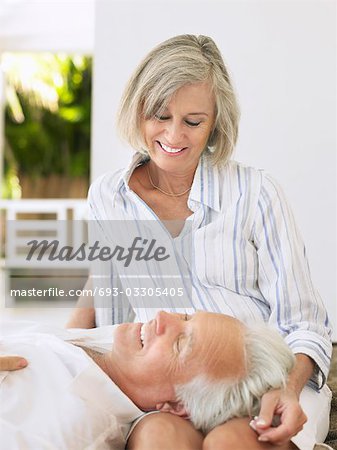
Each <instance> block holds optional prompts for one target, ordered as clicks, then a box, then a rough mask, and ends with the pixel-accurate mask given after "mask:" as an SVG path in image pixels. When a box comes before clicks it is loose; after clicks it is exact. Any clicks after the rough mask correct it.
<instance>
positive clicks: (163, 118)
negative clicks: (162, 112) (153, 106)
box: [154, 115, 169, 121]
mask: <svg viewBox="0 0 337 450" xmlns="http://www.w3.org/2000/svg"><path fill="white" fill-rule="evenodd" d="M154 117H155V119H157V120H160V121H163V120H168V119H169V117H168V116H157V115H155V116H154Z"/></svg>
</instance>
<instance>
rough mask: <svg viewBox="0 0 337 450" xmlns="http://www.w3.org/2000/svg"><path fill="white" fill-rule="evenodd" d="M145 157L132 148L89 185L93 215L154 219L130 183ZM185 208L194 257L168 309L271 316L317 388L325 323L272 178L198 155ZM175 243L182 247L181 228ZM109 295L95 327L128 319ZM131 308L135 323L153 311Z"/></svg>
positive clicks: (325, 354) (326, 345)
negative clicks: (119, 164) (185, 285)
mask: <svg viewBox="0 0 337 450" xmlns="http://www.w3.org/2000/svg"><path fill="white" fill-rule="evenodd" d="M143 158H144V157H143V156H142V155H140V154H139V153H136V154H135V155H134V157H133V159H132V162H131V164H130V165H129V167H128V168H127V169H124V170H120V171H118V172H116V173H107V174H105V175H103V176H101V177H100V178H99V179H97V180H96V181H95V182H94V183H93V184H92V186H91V188H90V191H89V198H88V201H89V207H90V211H91V219H92V220H94V222H96V223H98V224H99V223H102V222H103V221H107V220H119V221H130V220H133V221H137V220H159V219H158V218H157V216H156V215H155V213H154V212H153V210H152V209H151V208H150V207H149V206H148V205H147V204H146V203H145V202H144V201H143V200H142V199H140V197H138V196H137V194H135V192H133V191H132V190H131V189H130V188H129V186H128V181H129V179H130V176H131V174H132V172H133V170H134V169H135V168H136V167H137V166H138V165H139V164H142V163H143ZM188 207H189V208H190V210H191V211H193V214H192V215H191V216H190V217H189V218H188V219H187V221H186V222H188V223H189V224H191V227H192V234H193V252H194V255H193V264H191V266H190V267H189V268H187V270H188V273H189V276H190V282H191V296H190V298H189V299H188V304H187V305H186V304H185V303H184V305H183V307H182V308H170V309H171V310H173V311H180V312H181V311H182V310H183V311H186V312H188V313H191V312H193V311H195V310H200V309H203V310H208V311H214V312H220V313H224V314H228V315H231V316H234V317H237V318H238V319H240V320H242V321H243V322H245V323H247V324H249V323H252V322H257V321H264V322H267V323H269V324H270V325H271V326H273V327H276V328H277V329H278V330H279V332H280V333H281V334H282V335H283V336H284V338H285V340H286V342H287V343H288V345H289V346H290V347H291V349H292V350H293V352H294V353H304V354H306V355H308V356H310V357H311V358H312V359H313V360H314V361H315V362H316V371H315V375H314V376H313V378H312V380H310V382H309V383H310V384H311V385H312V387H314V388H316V389H317V388H318V387H321V386H322V385H323V384H324V382H325V380H326V377H327V374H328V371H329V364H330V357H331V340H330V336H331V329H330V326H329V320H328V316H327V312H326V309H325V307H324V305H323V302H322V300H321V298H320V296H319V294H318V293H317V291H316V290H315V288H314V286H313V285H312V281H311V278H310V271H309V267H308V262H307V259H306V254H305V247H304V244H303V242H302V239H301V236H300V233H299V231H298V229H297V227H296V224H295V222H294V218H293V215H292V212H291V210H290V208H289V205H288V203H287V201H286V199H285V196H284V194H283V192H282V189H281V188H280V187H279V185H278V184H277V182H276V181H275V180H274V179H273V178H272V177H271V176H270V175H268V174H267V173H266V172H265V171H264V170H258V169H254V168H252V167H247V166H244V165H242V164H240V163H237V162H235V161H230V162H228V163H227V164H226V165H225V166H224V167H215V166H213V165H211V163H210V162H209V161H208V159H207V157H204V156H203V157H201V159H200V161H199V165H198V167H197V170H196V173H195V176H194V180H193V184H192V188H191V191H190V195H189V198H188ZM174 243H175V245H176V246H177V247H179V246H181V247H182V248H181V252H182V253H184V249H183V246H184V233H183V232H182V233H181V235H179V237H178V238H176V239H174ZM111 270H113V269H111ZM115 275H116V274H114V277H113V276H111V277H110V285H113V284H114V283H116V278H115ZM150 275H151V274H149V276H150ZM113 280H114V281H113ZM118 283H121V285H122V286H123V287H124V288H125V284H124V283H127V281H126V280H125V279H124V278H123V279H119V280H118ZM139 285H140V286H141V280H140V281H139ZM114 300H116V299H113V298H111V300H110V304H109V305H108V306H109V307H106V308H100V307H97V308H96V323H97V325H98V326H100V325H108V324H112V323H118V322H122V321H126V320H128V319H129V318H130V317H129V316H128V314H129V313H130V310H127V308H125V306H124V307H123V308H122V307H121V304H123V305H125V303H123V302H121V301H120V299H119V301H114ZM133 305H134V303H133ZM161 309H164V308H161ZM133 310H134V312H135V314H136V320H137V321H141V322H145V321H148V320H150V319H152V318H153V317H154V315H155V313H156V310H155V309H151V308H142V307H141V306H140V307H134V308H133Z"/></svg>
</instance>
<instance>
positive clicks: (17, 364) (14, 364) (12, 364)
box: [0, 356, 28, 371]
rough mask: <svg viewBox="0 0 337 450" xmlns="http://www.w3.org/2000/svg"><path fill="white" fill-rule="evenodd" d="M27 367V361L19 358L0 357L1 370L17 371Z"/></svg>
mask: <svg viewBox="0 0 337 450" xmlns="http://www.w3.org/2000/svg"><path fill="white" fill-rule="evenodd" d="M27 365H28V361H27V360H26V359H24V358H21V356H0V371H1V370H19V369H23V368H24V367H26V366H27Z"/></svg>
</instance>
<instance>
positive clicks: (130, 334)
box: [0, 311, 293, 450]
mask: <svg viewBox="0 0 337 450" xmlns="http://www.w3.org/2000/svg"><path fill="white" fill-rule="evenodd" d="M2 334H3V337H2V338H1V341H0V349H1V354H4V353H7V354H11V355H13V354H20V355H22V356H23V357H25V358H26V359H27V360H28V361H29V364H28V367H27V368H26V369H25V370H22V371H15V372H8V371H7V372H4V371H3V372H0V383H1V389H0V404H1V410H0V435H1V443H2V446H3V448H10V449H22V448H25V449H34V450H35V449H50V448H57V449H74V450H75V449H81V450H83V449H86V448H88V449H89V448H91V449H95V450H96V449H108V448H109V449H111V448H113V449H122V448H124V447H125V443H126V441H127V438H128V436H129V433H130V430H131V429H132V428H133V427H134V426H135V425H136V424H137V423H138V422H139V421H140V420H141V419H142V418H143V417H144V411H164V412H170V413H173V414H177V415H180V416H184V417H186V418H187V417H189V418H190V419H191V421H192V422H193V423H194V425H195V426H196V427H197V428H199V429H201V430H204V431H207V430H209V429H211V428H213V427H214V426H216V425H218V424H220V423H222V422H224V421H225V420H227V419H229V418H230V417H233V416H247V415H249V414H254V412H255V411H256V410H257V409H256V406H257V404H258V400H259V397H260V396H262V395H263V393H265V392H266V391H267V390H269V389H272V388H279V387H281V386H282V385H283V384H284V383H285V381H286V377H287V374H288V372H289V371H290V370H291V368H292V365H293V355H292V353H291V352H290V350H289V349H288V347H287V346H286V345H285V344H284V342H283V340H282V339H281V338H280V337H279V336H278V335H277V333H276V332H275V333H274V332H272V331H270V330H269V329H267V328H266V327H263V328H259V329H253V328H249V327H245V326H243V325H242V324H241V322H239V321H238V320H236V319H234V318H232V317H229V316H225V315H223V314H214V313H208V312H198V313H196V314H194V315H193V316H188V315H185V314H171V313H165V312H163V311H161V312H159V313H158V314H157V315H156V317H155V319H153V320H151V321H150V322H148V323H146V324H141V323H127V324H122V325H116V326H107V327H101V328H96V329H89V330H88V329H86V330H78V329H72V330H51V329H50V328H49V327H42V326H36V325H32V324H29V323H28V324H27V323H26V324H24V323H19V324H15V323H14V324H7V325H6V324H5V325H4V326H3V327H2Z"/></svg>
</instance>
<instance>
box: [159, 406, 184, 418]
mask: <svg viewBox="0 0 337 450" xmlns="http://www.w3.org/2000/svg"><path fill="white" fill-rule="evenodd" d="M156 410H157V411H161V412H169V413H171V414H175V415H176V416H180V417H183V418H184V419H188V418H189V414H188V412H187V411H186V409H185V406H184V405H183V404H182V403H181V402H166V403H157V404H156Z"/></svg>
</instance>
